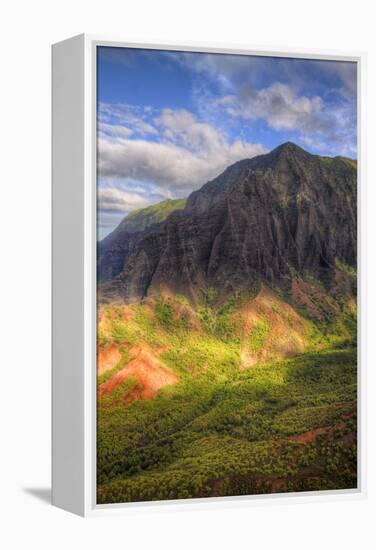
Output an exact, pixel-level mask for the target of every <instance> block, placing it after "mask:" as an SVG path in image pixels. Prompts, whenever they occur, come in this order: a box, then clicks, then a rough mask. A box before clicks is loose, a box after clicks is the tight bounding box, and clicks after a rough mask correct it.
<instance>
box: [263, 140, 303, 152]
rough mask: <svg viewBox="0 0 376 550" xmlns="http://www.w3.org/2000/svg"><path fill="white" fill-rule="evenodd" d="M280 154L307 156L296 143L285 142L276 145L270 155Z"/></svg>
mask: <svg viewBox="0 0 376 550" xmlns="http://www.w3.org/2000/svg"><path fill="white" fill-rule="evenodd" d="M281 153H299V154H301V153H304V154H305V155H309V153H308V152H307V151H306V150H305V149H303V148H302V147H299V145H296V143H294V142H292V141H286V143H282V144H281V145H278V147H276V148H275V149H273V150H272V151H271V154H281Z"/></svg>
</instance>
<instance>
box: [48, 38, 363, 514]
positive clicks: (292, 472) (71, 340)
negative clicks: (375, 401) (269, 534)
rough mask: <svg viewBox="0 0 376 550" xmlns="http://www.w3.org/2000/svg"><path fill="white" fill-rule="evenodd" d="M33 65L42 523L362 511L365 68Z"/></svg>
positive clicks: (225, 52)
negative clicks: (42, 70)
mask: <svg viewBox="0 0 376 550" xmlns="http://www.w3.org/2000/svg"><path fill="white" fill-rule="evenodd" d="M52 61H53V65H52V92H53V108H52V138H53V139H52V179H53V200H52V205H53V358H52V359H53V361H52V362H53V380H52V398H53V402H52V408H53V418H52V466H53V468H52V491H53V492H52V494H53V503H54V504H55V505H57V506H59V507H62V508H64V509H66V510H69V511H72V512H74V513H78V514H80V515H92V514H98V513H110V512H113V511H114V510H118V509H123V508H127V507H128V508H129V507H132V506H136V505H137V506H140V505H146V504H147V505H148V506H152V505H160V504H162V503H163V504H169V505H170V506H182V505H186V506H201V507H202V506H208V505H210V506H212V505H213V503H214V504H215V505H216V506H220V505H221V503H222V502H226V503H229V502H230V503H232V504H240V503H241V504H244V503H247V504H250V503H257V502H259V500H260V499H261V498H263V499H265V498H273V499H280V500H281V501H282V500H283V499H285V497H287V496H288V497H289V498H290V499H317V498H320V497H321V498H323V499H333V498H336V499H338V498H349V495H352V498H354V497H359V496H362V495H364V492H365V442H364V432H363V429H362V424H363V418H364V407H365V396H364V391H363V389H364V368H363V350H364V343H363V341H364V330H363V321H364V302H363V300H362V296H363V293H364V270H363V269H362V264H361V261H360V259H361V257H362V256H361V254H362V240H361V227H362V224H363V223H364V217H363V213H362V215H360V213H361V208H362V202H364V185H365V182H364V151H363V150H364V148H363V141H362V132H363V124H362V116H363V115H362V112H363V110H362V101H363V100H362V97H363V94H362V81H363V78H364V76H363V75H364V56H363V55H360V54H356V55H353V54H351V55H350V54H346V55H345V54H342V53H336V52H334V53H333V52H302V51H301V52H295V51H294V52H291V51H287V50H285V51H281V52H276V51H267V50H262V49H257V50H255V51H253V50H252V49H249V48H244V49H240V48H230V47H223V46H213V45H211V46H205V45H199V46H197V45H176V44H175V45H150V44H149V45H147V44H127V43H122V42H114V41H109V40H102V39H96V38H93V37H89V36H87V35H80V36H77V37H74V38H71V39H68V40H66V41H63V42H60V43H58V44H55V45H54V46H53V50H52Z"/></svg>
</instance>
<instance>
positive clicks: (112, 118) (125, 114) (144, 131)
mask: <svg viewBox="0 0 376 550" xmlns="http://www.w3.org/2000/svg"><path fill="white" fill-rule="evenodd" d="M150 109H152V107H144V108H143V107H139V106H137V105H128V104H126V103H100V104H99V105H98V122H99V123H100V124H101V123H108V124H117V125H121V126H126V127H128V128H131V129H132V132H133V133H138V134H140V135H143V136H145V135H148V134H151V135H152V134H156V133H157V130H156V129H155V128H154V126H152V125H151V124H149V122H148V120H147V119H148V117H149V116H150V113H151V112H152V111H150Z"/></svg>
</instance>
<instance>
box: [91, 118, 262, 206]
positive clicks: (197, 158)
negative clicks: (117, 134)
mask: <svg viewBox="0 0 376 550" xmlns="http://www.w3.org/2000/svg"><path fill="white" fill-rule="evenodd" d="M154 129H155V132H156V133H158V136H159V140H158V141H148V140H144V139H118V140H114V139H112V137H111V139H110V138H108V137H107V136H101V137H100V138H99V140H98V169H99V176H100V178H132V179H133V180H138V181H141V182H148V183H150V184H153V185H154V186H156V188H157V187H158V188H160V189H164V191H165V192H169V193H170V194H171V195H172V196H175V195H176V194H179V195H180V196H181V195H182V194H188V193H189V192H190V191H192V190H193V189H196V188H197V187H199V186H201V185H203V184H204V183H206V181H208V180H209V179H211V178H213V177H215V176H216V175H218V174H219V173H221V172H222V171H223V170H224V169H225V168H226V167H227V166H228V165H229V164H232V163H234V162H236V161H238V160H241V159H243V158H250V157H253V156H255V155H257V154H261V153H264V152H266V150H265V148H264V147H263V146H262V145H259V144H253V143H248V142H246V141H243V140H240V139H238V140H236V141H234V142H232V143H231V142H229V140H228V139H227V138H226V136H225V135H224V134H223V133H222V132H221V131H220V130H218V129H217V128H214V127H213V126H210V125H209V124H205V123H202V122H199V121H198V120H197V118H196V117H195V116H194V115H193V114H192V113H190V112H188V111H186V110H172V109H165V110H163V111H162V112H161V113H160V114H159V116H158V117H155V118H154Z"/></svg>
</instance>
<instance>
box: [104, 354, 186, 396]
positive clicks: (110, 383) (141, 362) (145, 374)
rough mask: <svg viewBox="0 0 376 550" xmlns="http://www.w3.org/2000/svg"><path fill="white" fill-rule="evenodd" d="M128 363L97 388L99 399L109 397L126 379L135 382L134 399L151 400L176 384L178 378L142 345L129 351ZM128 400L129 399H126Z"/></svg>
mask: <svg viewBox="0 0 376 550" xmlns="http://www.w3.org/2000/svg"><path fill="white" fill-rule="evenodd" d="M131 357H132V358H131V360H130V362H129V363H128V364H127V365H126V366H125V367H124V368H123V369H121V370H120V371H119V372H117V373H116V374H114V376H112V377H111V378H110V379H109V380H107V381H106V382H103V384H101V385H100V386H99V390H98V397H99V399H100V398H101V397H102V396H104V395H110V394H111V393H112V392H113V391H114V390H115V389H116V388H117V387H118V386H119V385H120V384H121V383H122V382H124V381H125V380H126V379H128V378H134V379H135V380H137V383H136V384H135V388H134V389H133V390H132V393H133V396H134V398H135V399H152V398H153V397H154V396H155V395H156V394H157V392H158V391H159V390H160V388H162V387H163V386H167V385H170V384H176V383H177V382H178V377H177V376H176V375H175V373H174V372H172V371H171V370H170V369H169V368H167V367H166V366H165V365H164V364H163V363H162V362H161V361H160V360H159V359H158V358H157V357H156V356H155V355H154V354H153V352H152V351H151V349H150V348H147V347H146V346H144V345H142V346H141V345H138V346H136V347H135V348H133V349H132V350H131ZM128 400H129V399H128Z"/></svg>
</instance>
